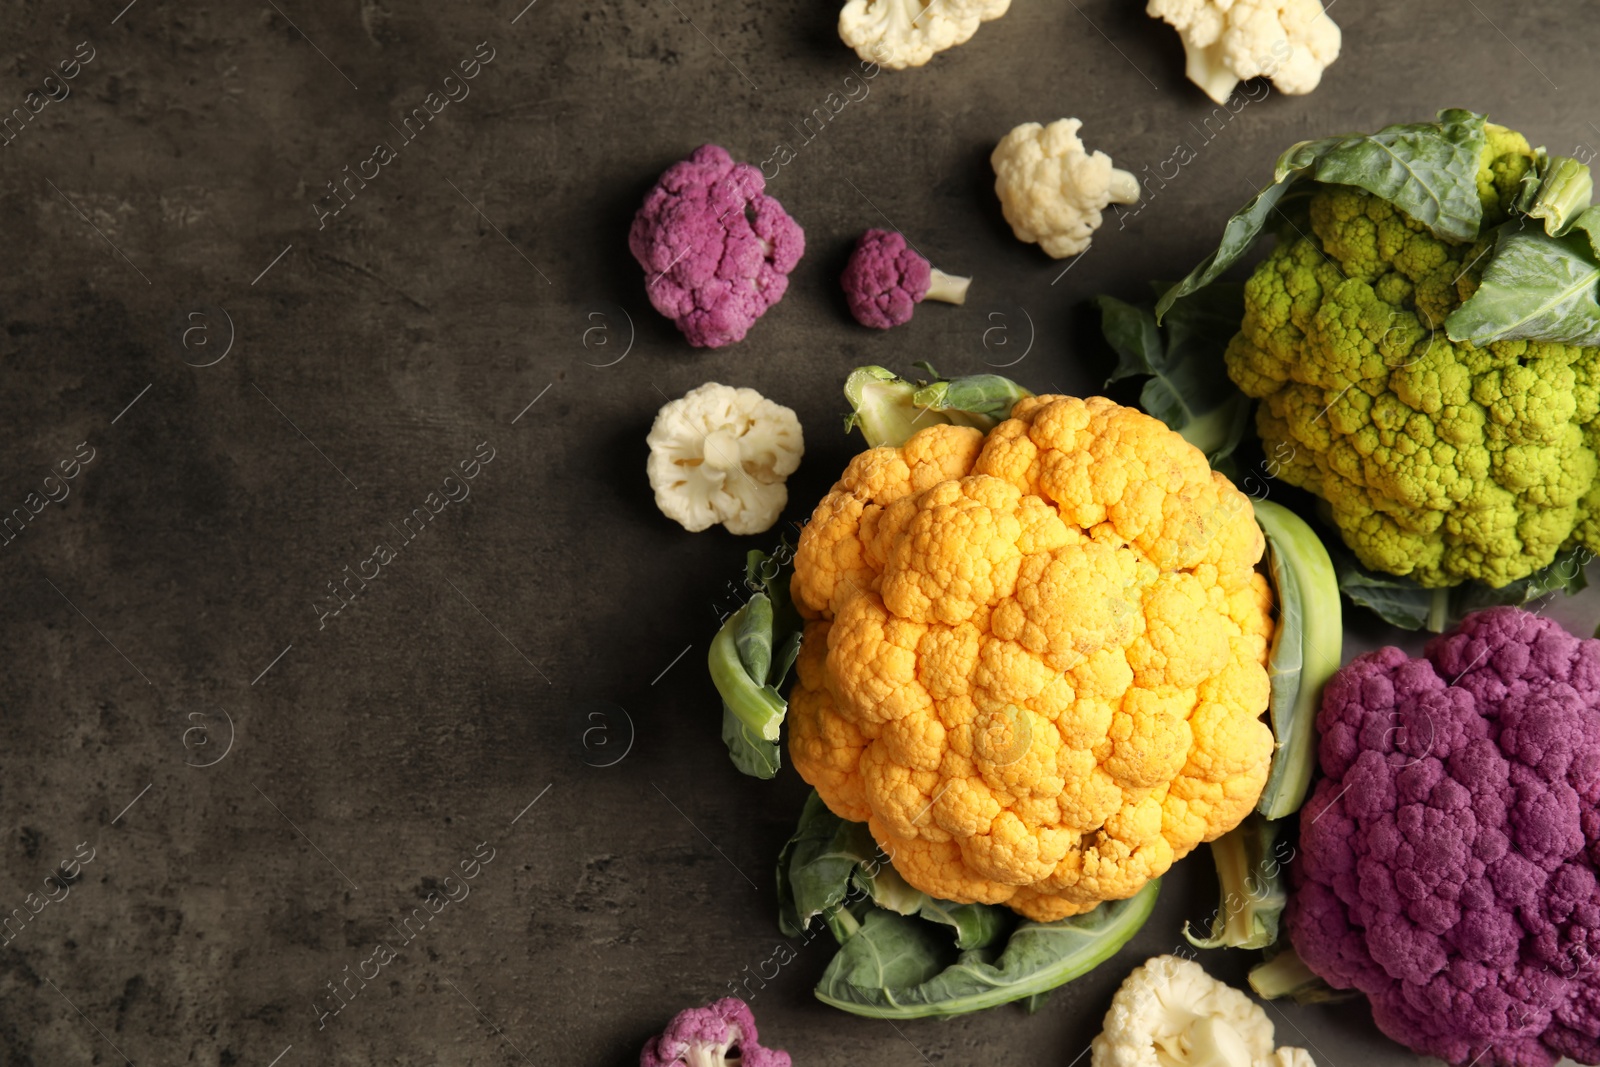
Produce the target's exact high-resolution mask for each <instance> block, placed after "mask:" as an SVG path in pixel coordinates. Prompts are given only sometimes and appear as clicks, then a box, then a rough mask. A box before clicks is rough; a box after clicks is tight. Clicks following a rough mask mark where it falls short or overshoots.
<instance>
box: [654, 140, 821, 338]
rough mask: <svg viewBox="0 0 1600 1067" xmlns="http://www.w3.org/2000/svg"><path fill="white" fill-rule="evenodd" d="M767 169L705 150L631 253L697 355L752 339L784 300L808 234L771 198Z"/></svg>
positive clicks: (674, 179)
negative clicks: (698, 351) (757, 324)
mask: <svg viewBox="0 0 1600 1067" xmlns="http://www.w3.org/2000/svg"><path fill="white" fill-rule="evenodd" d="M766 187H767V183H766V180H765V179H764V178H762V176H761V171H760V169H759V168H757V167H754V166H751V165H750V164H749V163H735V162H734V161H733V157H732V156H730V155H728V153H727V151H726V150H725V149H722V148H718V147H717V146H716V145H714V144H708V145H702V146H700V147H699V148H697V149H695V150H694V154H693V155H691V156H690V157H689V158H688V159H685V160H681V161H679V162H677V163H674V164H673V165H672V166H670V167H668V168H667V169H666V171H665V172H664V173H663V174H662V175H661V180H660V181H659V182H657V183H656V186H655V188H653V189H651V190H650V192H649V194H647V195H646V196H645V198H644V204H643V205H642V206H640V208H639V213H638V214H637V215H635V216H634V218H633V228H632V229H631V230H630V231H629V233H628V248H629V249H630V250H631V251H632V252H633V258H634V259H636V260H638V261H639V266H641V267H643V268H644V272H645V292H647V293H648V294H649V296H650V303H651V304H652V305H654V306H655V309H656V310H657V311H659V312H661V314H663V315H665V316H667V318H669V319H672V320H673V321H674V322H676V323H677V324H678V329H680V330H682V331H683V335H684V336H685V337H686V338H688V339H689V343H690V344H691V345H694V346H696V347H697V348H720V347H721V346H723V345H726V344H732V343H733V342H735V341H738V340H741V339H743V337H744V335H745V334H746V333H747V332H749V329H750V327H751V326H752V325H753V324H754V323H755V321H756V320H757V319H759V318H760V317H761V316H762V315H763V314H765V313H766V310H767V309H768V308H770V307H771V306H772V305H774V304H776V303H777V302H778V301H779V300H781V299H782V298H783V294H784V291H785V290H786V289H787V288H788V287H789V272H790V271H792V270H793V269H794V267H795V264H796V263H798V262H800V256H801V254H802V253H804V252H805V247H806V239H805V231H804V230H802V229H801V228H800V224H799V223H797V222H795V221H794V219H792V218H790V217H789V216H788V214H787V213H786V212H785V211H784V210H783V205H782V204H780V203H778V201H777V200H775V199H773V198H772V197H770V196H768V195H766V193H765V191H764V190H765V189H766Z"/></svg>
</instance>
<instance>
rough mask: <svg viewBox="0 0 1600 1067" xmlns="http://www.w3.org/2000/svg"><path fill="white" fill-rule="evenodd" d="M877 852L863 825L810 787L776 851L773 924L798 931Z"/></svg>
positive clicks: (836, 898)
mask: <svg viewBox="0 0 1600 1067" xmlns="http://www.w3.org/2000/svg"><path fill="white" fill-rule="evenodd" d="M877 855H878V846H877V843H876V842H874V841H873V840H872V834H871V833H870V832H868V830H867V828H866V826H865V825H864V824H862V823H853V822H845V821H844V820H843V819H841V818H839V817H838V816H837V815H835V814H834V813H833V812H831V811H829V810H828V806H827V805H826V804H824V803H823V802H822V798H821V797H819V796H817V794H816V791H815V790H813V791H812V793H811V795H810V796H809V797H807V798H806V804H805V807H804V808H803V809H802V810H801V812H800V824H799V826H798V827H796V829H795V832H794V836H792V837H791V838H789V841H788V843H787V844H785V845H784V846H783V851H782V852H781V853H780V854H779V856H778V887H779V889H778V898H779V914H778V925H779V926H780V927H781V928H782V929H783V932H784V935H785V936H787V937H798V936H799V935H800V934H803V933H804V932H805V929H806V927H807V926H809V925H810V924H811V920H812V919H814V918H816V917H817V916H818V915H824V914H825V913H827V912H829V911H832V910H833V909H835V908H837V907H839V906H840V905H841V904H843V903H844V901H845V899H846V898H847V897H849V896H850V895H851V893H850V876H851V875H852V874H853V873H854V872H855V869H856V868H857V867H858V866H859V865H860V864H862V863H864V862H867V861H871V860H872V859H873V858H874V857H875V856H877ZM785 902H787V908H788V911H787V912H786V911H785Z"/></svg>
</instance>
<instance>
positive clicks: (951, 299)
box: [922, 267, 972, 304]
mask: <svg viewBox="0 0 1600 1067" xmlns="http://www.w3.org/2000/svg"><path fill="white" fill-rule="evenodd" d="M971 284H972V279H971V278H963V277H961V276H960V275H957V274H946V273H945V272H944V271H942V270H940V269H939V268H938V267H934V268H933V276H932V277H931V278H930V279H929V281H928V292H927V293H926V294H925V295H924V296H923V298H922V299H924V300H937V301H939V302H940V303H943V304H965V303H966V302H967V287H968V286H969V285H971Z"/></svg>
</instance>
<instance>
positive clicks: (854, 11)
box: [839, 0, 1011, 70]
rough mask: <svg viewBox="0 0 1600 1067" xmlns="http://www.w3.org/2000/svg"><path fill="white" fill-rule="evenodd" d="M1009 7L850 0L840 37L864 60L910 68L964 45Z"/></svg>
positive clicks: (1004, 3)
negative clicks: (980, 24)
mask: <svg viewBox="0 0 1600 1067" xmlns="http://www.w3.org/2000/svg"><path fill="white" fill-rule="evenodd" d="M1010 6H1011V0H850V2H849V3H847V4H845V5H844V10H842V11H840V12H839V36H840V37H841V38H842V39H843V40H844V43H845V44H847V45H849V46H850V47H851V48H854V49H855V50H856V55H858V56H860V57H861V58H862V59H865V60H868V61H869V62H873V63H877V64H878V65H879V66H883V67H888V68H889V69H890V70H905V69H906V68H907V67H920V66H922V65H923V64H924V63H926V62H927V61H928V60H930V59H932V58H933V57H934V56H935V55H936V54H938V53H939V52H943V51H944V50H945V49H946V48H954V47H955V46H956V45H958V44H965V43H966V42H967V40H968V39H969V38H970V37H971V36H972V35H973V34H974V33H977V32H978V25H979V23H983V22H988V21H989V20H990V19H997V18H999V17H1000V16H1001V15H1004V14H1005V13H1006V9H1007V8H1009V7H1010Z"/></svg>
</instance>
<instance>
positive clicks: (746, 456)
mask: <svg viewBox="0 0 1600 1067" xmlns="http://www.w3.org/2000/svg"><path fill="white" fill-rule="evenodd" d="M645 440H646V442H647V443H648V444H649V445H650V459H649V462H648V463H647V464H646V467H645V469H646V471H648V473H649V475H650V488H652V489H654V490H655V491H656V507H658V508H660V509H661V513H662V514H663V515H665V516H666V517H667V518H669V519H673V520H675V521H677V522H678V523H680V524H681V525H682V526H683V528H684V529H685V530H689V531H691V532H698V531H700V530H704V529H705V528H706V527H708V526H711V525H713V524H715V523H719V522H720V523H722V525H724V526H726V527H727V528H728V530H729V532H730V533H736V534H757V533H762V532H764V531H766V530H770V529H771V528H772V524H773V523H775V522H777V521H778V516H779V515H780V514H781V513H782V512H783V506H784V504H786V503H788V500H789V490H788V487H787V486H785V485H784V480H785V479H786V478H788V477H789V475H791V474H793V473H794V472H795V468H797V467H799V466H800V457H801V456H802V455H804V454H805V450H806V446H805V438H804V437H803V436H802V435H801V432H800V420H799V419H798V418H796V417H795V414H794V412H793V411H791V410H789V409H788V408H786V407H784V406H783V405H782V404H774V403H773V402H772V401H770V400H768V399H767V398H766V397H764V396H762V395H761V394H760V393H758V392H756V391H755V390H754V389H736V388H734V387H733V386H731V385H718V384H717V383H716V382H707V383H706V384H704V385H702V386H701V387H700V388H698V389H693V390H691V391H690V392H689V393H688V394H686V395H685V396H683V397H681V398H680V399H678V400H671V401H668V402H667V403H666V404H664V405H662V407H661V410H660V411H659V412H657V413H656V421H655V424H654V425H653V426H651V427H650V435H649V436H648V437H647V438H645Z"/></svg>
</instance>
